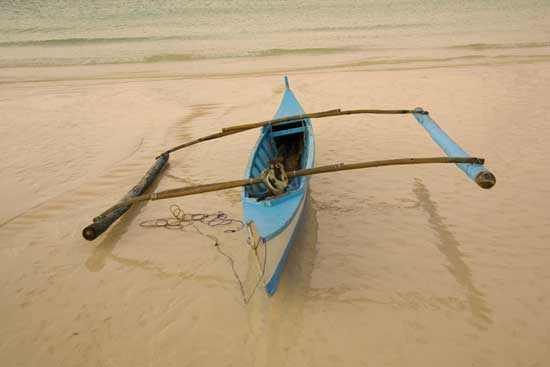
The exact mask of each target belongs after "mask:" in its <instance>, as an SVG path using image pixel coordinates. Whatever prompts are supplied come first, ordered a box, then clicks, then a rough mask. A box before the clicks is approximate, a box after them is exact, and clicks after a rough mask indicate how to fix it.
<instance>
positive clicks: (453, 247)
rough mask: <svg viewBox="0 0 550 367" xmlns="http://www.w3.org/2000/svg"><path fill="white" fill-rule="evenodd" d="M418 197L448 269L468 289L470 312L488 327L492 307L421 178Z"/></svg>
mask: <svg viewBox="0 0 550 367" xmlns="http://www.w3.org/2000/svg"><path fill="white" fill-rule="evenodd" d="M413 191H414V193H415V195H416V197H417V198H418V202H419V205H420V206H421V207H422V209H424V210H425V211H426V213H428V216H429V222H430V226H431V227H432V229H433V230H434V231H435V233H436V234H437V237H438V239H439V242H438V244H437V248H438V249H439V251H441V253H442V254H443V255H445V258H446V259H447V261H448V265H447V269H448V270H449V272H450V273H451V275H452V276H453V277H454V278H455V280H456V281H457V282H458V283H459V284H460V285H461V286H462V287H464V289H465V290H466V291H467V297H468V304H469V306H470V312H471V314H472V317H473V318H474V319H475V321H477V322H476V325H477V326H479V327H486V326H487V325H488V324H491V323H492V320H491V309H490V308H489V306H488V305H487V302H486V301H485V299H484V294H483V292H481V291H480V290H479V289H478V288H477V287H476V285H475V284H474V280H473V278H472V271H471V270H470V268H469V267H468V265H467V264H466V263H465V262H464V260H463V254H462V252H461V251H460V242H458V240H457V239H456V238H455V236H454V235H453V233H452V232H451V231H450V230H449V228H448V227H447V224H445V220H444V218H443V217H442V216H441V215H440V214H439V212H438V209H437V204H436V203H435V202H434V201H433V200H432V199H431V198H430V192H429V191H428V188H427V187H426V186H425V185H424V184H423V183H422V181H421V180H419V179H417V180H416V181H415V185H414V189H413Z"/></svg>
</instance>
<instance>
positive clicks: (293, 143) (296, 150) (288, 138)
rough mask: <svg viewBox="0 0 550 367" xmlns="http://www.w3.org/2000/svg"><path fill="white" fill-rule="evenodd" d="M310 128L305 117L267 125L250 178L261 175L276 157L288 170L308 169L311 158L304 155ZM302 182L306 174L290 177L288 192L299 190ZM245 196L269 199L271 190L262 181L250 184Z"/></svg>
mask: <svg viewBox="0 0 550 367" xmlns="http://www.w3.org/2000/svg"><path fill="white" fill-rule="evenodd" d="M306 129H307V125H306V123H305V121H304V120H298V121H288V122H284V123H281V124H277V125H273V126H270V127H268V128H266V130H265V131H264V133H263V134H262V137H261V139H260V141H259V142H258V145H257V146H256V151H255V152H254V155H253V158H252V161H251V162H250V170H249V171H248V172H247V174H248V175H247V178H253V177H259V176H260V175H261V174H262V172H263V171H264V170H265V169H266V168H268V167H269V162H270V161H273V160H279V161H281V162H282V164H283V165H284V167H285V170H286V171H287V172H288V171H295V170H298V169H302V168H304V167H305V165H306V161H307V156H306V154H304V152H306V151H307V150H306V149H305V147H306ZM301 183H302V177H295V178H291V179H289V187H288V189H287V191H292V190H296V189H297V188H298V187H299V186H300V184H301ZM245 196H247V197H250V198H256V199H260V200H265V199H268V198H269V196H270V192H269V190H268V189H267V187H266V186H265V185H264V184H263V183H262V184H256V185H251V186H248V187H247V188H246V189H245Z"/></svg>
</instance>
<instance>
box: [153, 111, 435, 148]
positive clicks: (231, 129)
mask: <svg viewBox="0 0 550 367" xmlns="http://www.w3.org/2000/svg"><path fill="white" fill-rule="evenodd" d="M362 113H374V114H407V113H417V114H418V113H419V114H425V115H427V114H428V111H422V112H419V111H415V110H365V109H363V110H347V111H342V110H340V109H339V108H338V109H335V110H328V111H322V112H312V113H305V114H302V115H294V116H288V117H281V118H278V119H272V120H266V121H260V122H255V123H251V124H242V125H234V126H228V127H224V128H223V129H222V131H221V132H217V133H214V134H210V135H206V136H203V137H202V138H198V139H195V140H192V141H190V142H187V143H183V144H180V145H177V146H175V147H173V148H171V149H168V150H167V151H165V152H163V153H162V154H170V153H173V152H175V151H178V150H180V149H183V148H187V147H189V146H191V145H195V144H198V143H202V142H203V141H208V140H214V139H218V138H223V137H224V136H228V135H232V134H237V133H240V132H243V131H247V130H251V129H255V128H257V127H262V126H267V125H273V124H278V123H280V122H285V121H292V120H300V119H306V118H322V117H331V116H343V115H355V114H362ZM162 154H160V155H159V156H157V158H159V157H160V156H161V155H162Z"/></svg>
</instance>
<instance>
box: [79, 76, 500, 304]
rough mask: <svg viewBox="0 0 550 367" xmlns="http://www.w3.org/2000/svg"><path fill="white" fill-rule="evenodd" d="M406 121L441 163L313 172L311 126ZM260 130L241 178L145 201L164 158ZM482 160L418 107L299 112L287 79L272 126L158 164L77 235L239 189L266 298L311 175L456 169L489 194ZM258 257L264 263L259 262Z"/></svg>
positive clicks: (92, 234)
mask: <svg viewBox="0 0 550 367" xmlns="http://www.w3.org/2000/svg"><path fill="white" fill-rule="evenodd" d="M365 113H368V114H412V115H413V116H414V117H415V118H416V120H417V121H418V123H419V125H421V126H422V127H423V128H424V129H425V130H426V132H428V134H429V135H430V136H431V138H432V139H433V140H434V142H435V143H437V144H438V145H439V146H440V147H441V149H442V150H443V151H444V152H445V153H446V155H447V156H446V157H428V158H400V159H389V160H380V161H371V162H359V163H346V164H344V163H338V164H333V165H328V166H321V167H313V161H314V158H315V142H314V138H313V130H312V127H311V126H312V124H311V121H310V119H312V118H322V117H331V116H342V115H355V114H365ZM255 128H261V130H260V136H259V138H258V141H257V142H256V145H255V146H254V148H253V149H252V154H251V156H250V160H249V162H248V165H247V168H246V170H245V177H244V179H240V180H235V181H226V182H217V183H210V184H204V185H195V186H187V187H179V188H174V189H170V190H165V191H160V192H154V193H151V194H145V192H146V190H147V189H148V188H149V187H150V186H151V184H152V183H153V182H154V180H155V179H156V177H157V176H158V175H159V174H160V173H161V172H162V170H163V168H164V167H165V166H166V163H167V162H168V159H169V157H170V154H171V153H173V152H176V151H178V150H180V149H183V148H187V147H190V146H192V145H195V144H198V143H202V142H205V141H209V140H213V139H218V138H222V137H225V136H228V135H232V134H237V133H241V132H243V131H248V130H250V129H255ZM484 161H485V160H484V159H482V158H476V157H471V156H470V155H469V154H468V153H466V152H465V151H464V150H463V149H462V148H461V147H460V146H459V145H458V144H457V143H456V142H455V141H454V140H453V139H452V138H451V137H450V136H449V135H447V134H446V133H445V132H444V131H443V129H441V127H440V126H439V125H438V124H437V123H436V122H435V121H434V120H433V119H432V118H431V116H430V114H429V113H428V112H427V111H424V110H423V109H422V108H415V109H413V110H410V109H403V110H378V109H360V110H340V109H336V110H328V111H322V112H313V113H305V112H304V110H303V109H302V106H300V103H299V102H298V100H297V99H296V97H295V96H294V93H292V91H291V90H290V87H289V85H288V79H287V78H286V77H285V90H284V94H283V99H282V101H281V104H280V105H279V108H278V110H277V112H276V113H275V116H274V118H273V119H271V120H267V121H261V122H256V123H251V124H241V125H234V126H229V127H226V128H223V129H222V130H221V131H219V132H216V133H213V134H210V135H207V136H203V137H200V138H197V139H195V140H192V141H190V142H185V143H183V144H180V145H178V146H176V147H173V148H171V149H169V150H167V151H165V152H163V153H162V154H160V155H159V156H157V157H156V159H155V162H154V164H153V165H152V166H151V168H149V170H148V171H147V172H146V173H145V176H143V178H142V179H141V180H140V181H139V182H138V184H137V185H135V186H134V187H133V188H132V189H131V190H130V191H129V192H128V193H127V194H126V195H125V196H124V197H123V198H122V199H121V200H120V201H119V202H118V203H116V204H115V205H113V206H112V207H110V208H109V209H107V210H106V211H104V212H103V213H101V214H100V215H99V216H97V217H95V218H94V219H93V222H92V223H91V224H90V225H88V226H86V227H85V228H84V229H83V230H82V235H83V237H84V238H85V239H87V240H89V241H92V240H94V239H96V238H97V237H98V236H100V235H101V234H102V233H103V232H105V231H106V230H107V229H108V228H109V227H110V226H111V225H112V224H113V223H114V222H116V221H117V219H118V218H120V217H121V216H122V215H123V214H124V213H125V212H126V211H128V210H129V208H130V207H131V206H132V205H133V204H135V203H138V202H143V201H149V200H160V199H168V198H175V197H181V196H187V195H195V194H200V193H205V192H212V191H218V190H226V189H230V188H235V187H243V191H242V205H243V215H244V222H245V225H246V229H247V232H248V237H249V243H250V244H251V247H252V249H253V250H254V253H255V255H256V259H257V260H258V266H259V268H260V278H259V279H260V280H261V281H263V282H264V286H265V290H266V292H267V294H268V295H270V296H271V295H273V294H274V293H275V291H276V290H277V286H278V285H279V281H280V278H281V272H282V271H283V268H284V265H285V262H286V259H287V257H288V253H289V250H290V248H291V246H292V242H293V240H294V238H295V235H296V233H297V230H298V228H299V225H300V219H301V216H302V212H303V210H304V202H305V200H306V194H307V192H308V189H309V176H310V175H316V174H324V173H330V172H338V171H344V170H356V169H365V168H373V167H383V166H391V165H410V164H426V163H454V164H456V165H457V166H458V168H460V169H461V170H462V171H464V173H465V174H466V175H467V176H468V177H469V178H470V179H471V180H472V181H474V182H475V183H476V184H477V185H478V186H480V187H481V188H484V189H490V188H491V187H493V186H494V185H495V183H496V178H495V176H494V175H493V174H492V173H491V172H490V171H489V170H487V168H485V166H484ZM259 250H261V251H263V255H264V256H262V257H263V261H262V259H260V256H258V253H259V252H260V251H259Z"/></svg>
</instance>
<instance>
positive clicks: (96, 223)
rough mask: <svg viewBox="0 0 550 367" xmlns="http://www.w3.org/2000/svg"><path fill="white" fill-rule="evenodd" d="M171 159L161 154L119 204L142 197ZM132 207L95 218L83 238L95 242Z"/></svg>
mask: <svg viewBox="0 0 550 367" xmlns="http://www.w3.org/2000/svg"><path fill="white" fill-rule="evenodd" d="M169 158H170V155H169V154H167V153H164V154H161V155H160V156H159V157H158V159H156V160H155V163H154V164H153V165H152V166H151V168H149V170H148V171H147V173H145V176H143V177H142V179H141V180H140V181H139V182H138V183H137V184H136V185H135V186H134V187H132V189H131V190H130V191H128V193H127V194H126V195H124V197H123V198H122V199H121V200H120V201H119V203H120V202H125V201H127V200H128V199H131V198H134V197H136V196H140V195H142V194H143V193H144V192H145V191H146V190H147V189H148V188H149V186H151V184H152V183H153V182H154V181H155V178H156V177H157V176H158V175H159V173H160V172H161V171H162V169H163V168H164V166H165V165H166V162H168V159H169ZM115 206H116V205H115ZM131 206H132V205H131V204H130V205H127V206H124V207H119V208H116V209H114V208H113V207H111V208H109V209H107V210H106V211H104V212H103V213H102V214H100V215H98V216H97V217H95V218H94V219H93V223H92V224H90V225H88V226H87V227H86V228H84V229H83V230H82V237H84V238H85V239H87V240H88V241H93V240H95V239H96V238H97V237H98V236H99V235H101V234H102V233H103V232H105V231H106V230H107V229H108V228H109V227H110V226H111V225H112V224H113V223H114V222H115V221H116V220H117V219H118V218H120V217H121V216H122V215H123V214H124V213H126V212H127V211H128V209H130V207H131Z"/></svg>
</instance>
